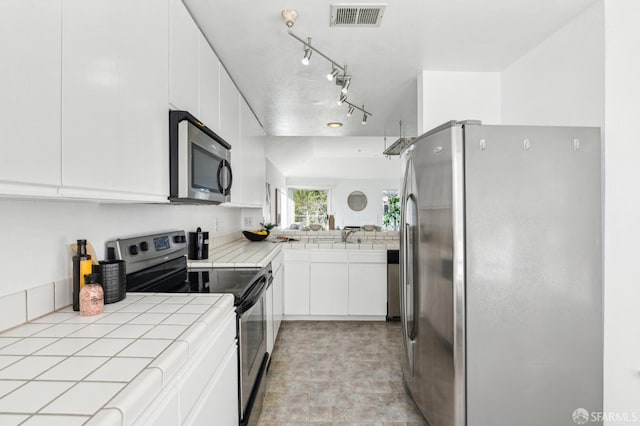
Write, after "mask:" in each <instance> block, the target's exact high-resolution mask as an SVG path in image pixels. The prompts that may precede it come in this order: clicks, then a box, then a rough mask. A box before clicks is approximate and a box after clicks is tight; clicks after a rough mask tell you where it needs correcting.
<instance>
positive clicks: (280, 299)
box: [273, 255, 284, 341]
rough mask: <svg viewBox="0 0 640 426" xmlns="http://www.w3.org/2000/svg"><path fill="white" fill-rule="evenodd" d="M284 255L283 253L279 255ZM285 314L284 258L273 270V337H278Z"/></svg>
mask: <svg viewBox="0 0 640 426" xmlns="http://www.w3.org/2000/svg"><path fill="white" fill-rule="evenodd" d="M279 256H281V257H282V255H279ZM283 315H284V265H283V264H282V260H280V262H279V264H278V265H277V266H276V267H275V268H274V272H273V339H274V341H275V339H276V338H277V337H278V331H279V330H280V324H281V323H282V316H283Z"/></svg>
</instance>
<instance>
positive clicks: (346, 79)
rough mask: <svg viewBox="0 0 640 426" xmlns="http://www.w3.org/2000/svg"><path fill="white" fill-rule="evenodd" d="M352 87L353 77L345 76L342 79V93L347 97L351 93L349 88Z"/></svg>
mask: <svg viewBox="0 0 640 426" xmlns="http://www.w3.org/2000/svg"><path fill="white" fill-rule="evenodd" d="M350 85H351V77H347V76H344V77H343V78H342V89H340V91H341V92H342V93H344V94H345V95H346V94H347V92H348V91H349V86H350Z"/></svg>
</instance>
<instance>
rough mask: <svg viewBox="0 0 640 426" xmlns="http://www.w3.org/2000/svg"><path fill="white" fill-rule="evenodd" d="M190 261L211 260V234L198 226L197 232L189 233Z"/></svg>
mask: <svg viewBox="0 0 640 426" xmlns="http://www.w3.org/2000/svg"><path fill="white" fill-rule="evenodd" d="M188 257H189V259H194V260H202V259H208V258H209V233H208V232H203V231H202V228H200V227H199V226H198V229H196V232H189V252H188Z"/></svg>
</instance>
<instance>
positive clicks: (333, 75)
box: [327, 64, 338, 81]
mask: <svg viewBox="0 0 640 426" xmlns="http://www.w3.org/2000/svg"><path fill="white" fill-rule="evenodd" d="M337 76H338V68H336V64H331V72H330V73H329V74H327V80H329V81H333V79H334V78H336V77H337Z"/></svg>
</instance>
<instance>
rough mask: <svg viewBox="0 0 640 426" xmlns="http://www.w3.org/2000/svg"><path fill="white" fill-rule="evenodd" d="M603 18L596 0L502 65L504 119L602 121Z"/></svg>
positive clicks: (562, 122) (568, 122)
mask: <svg viewBox="0 0 640 426" xmlns="http://www.w3.org/2000/svg"><path fill="white" fill-rule="evenodd" d="M603 25H604V18H603V12H602V3H598V4H596V5H594V6H592V7H590V8H589V9H587V10H586V11H585V12H584V13H582V14H581V15H579V16H578V17H576V18H575V19H573V20H572V21H571V22H569V23H568V24H567V25H565V26H564V27H562V28H561V29H560V30H558V31H557V32H556V33H554V34H553V35H551V36H550V37H549V38H547V39H546V40H545V41H543V42H542V43H541V44H539V45H538V46H537V47H535V48H534V49H532V50H531V51H529V52H527V53H526V54H525V55H524V56H522V57H521V58H520V59H518V60H517V61H516V62H514V63H513V64H511V65H509V66H508V67H507V68H505V69H504V70H503V71H502V78H501V80H502V89H501V93H502V108H501V110H502V123H503V124H529V125H574V126H602V124H603V123H604V36H603Z"/></svg>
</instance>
